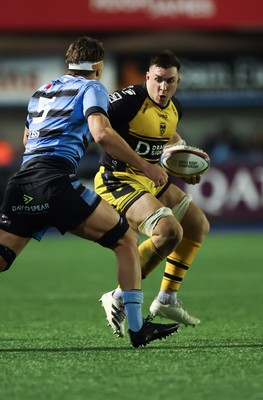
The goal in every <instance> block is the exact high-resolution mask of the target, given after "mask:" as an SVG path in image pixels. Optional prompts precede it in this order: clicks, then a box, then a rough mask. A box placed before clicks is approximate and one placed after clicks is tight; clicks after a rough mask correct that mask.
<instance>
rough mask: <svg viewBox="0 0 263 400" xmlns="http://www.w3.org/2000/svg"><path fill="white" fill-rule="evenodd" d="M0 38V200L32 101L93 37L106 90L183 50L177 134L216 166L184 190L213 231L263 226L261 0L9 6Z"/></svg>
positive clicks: (84, 171)
mask: <svg viewBox="0 0 263 400" xmlns="http://www.w3.org/2000/svg"><path fill="white" fill-rule="evenodd" d="M14 9H15V10H16V12H15V13H14V12H13V11H14ZM0 33H1V36H0V120H1V126H0V140H1V142H0V150H1V151H0V163H1V164H0V199H1V198H2V193H3V189H4V186H5V184H6V181H7V179H8V177H9V176H10V174H11V173H13V172H14V171H15V170H16V169H17V167H18V165H19V163H20V161H21V155H22V151H23V148H22V132H23V126H24V121H25V117H26V106H27V101H28V98H29V97H30V95H31V94H32V92H33V91H34V89H35V88H36V87H37V86H38V85H40V84H42V83H43V82H45V81H48V80H49V79H50V78H53V77H54V76H59V75H61V74H63V73H64V71H65V65H64V54H65V51H66V49H67V47H68V44H69V43H70V42H71V41H72V40H74V39H75V38H76V37H78V36H80V35H93V36H96V37H98V38H100V39H101V40H102V41H103V42H104V44H105V49H106V66H105V73H104V77H103V82H104V83H105V85H106V86H107V88H108V89H109V91H112V90H114V89H117V88H120V87H122V86H125V85H129V84H132V83H135V82H139V81H141V80H143V79H144V76H145V71H146V69H147V61H148V56H149V55H150V54H151V53H153V52H155V51H156V50H159V49H162V48H170V49H172V50H174V51H175V52H176V54H177V55H178V57H179V58H180V59H181V62H182V72H181V75H182V82H181V85H180V89H179V90H178V93H177V95H178V97H179V98H180V100H181V101H182V103H183V105H184V116H183V119H182V121H181V122H180V125H179V129H178V130H179V132H180V133H181V134H182V136H184V137H185V138H186V140H187V142H189V143H190V144H192V145H196V146H201V147H203V148H204V149H205V150H206V151H208V152H209V154H210V155H211V158H212V168H211V170H210V172H209V173H208V174H206V175H205V176H204V177H203V180H202V184H201V185H199V186H198V187H189V186H187V189H186V190H187V191H188V192H189V191H190V192H191V193H192V194H193V195H194V197H195V200H196V201H197V202H198V203H199V204H200V206H201V207H202V208H203V209H204V211H205V212H206V213H207V215H208V217H209V219H210V221H211V223H212V227H220V226H223V227H226V226H233V225H234V226H236V227H238V228H241V227H243V226H244V225H245V226H250V227H251V226H252V227H254V228H258V227H259V228H262V226H263V162H262V161H263V117H262V105H263V54H262V48H263V13H262V3H261V1H260V0H251V1H250V7H249V9H248V8H247V6H246V4H245V3H244V4H242V2H240V3H239V4H238V7H237V6H236V3H235V2H234V1H227V0H196V1H191V0H185V1H182V0H174V1H171V0H152V1H149V0H148V1H146V0H145V1H133V2H128V1H126V0H119V1H109V0H85V1H84V0H75V2H74V7H73V11H72V7H64V2H62V0H56V1H53V2H51V1H46V2H45V3H43V5H42V4H38V5H37V6H36V3H35V2H33V1H32V0H28V1H27V2H18V1H10V2H8V3H5V4H3V5H2V6H1V14H0ZM7 146H9V147H10V148H7ZM89 157H90V158H87V159H86V158H85V159H84V160H83V161H82V163H81V165H80V170H79V175H80V176H81V178H83V179H84V180H87V182H88V183H90V181H91V179H92V177H93V174H94V172H95V170H96V169H97V167H98V157H99V149H98V148H97V146H96V145H93V146H91V147H90V149H89ZM90 163H92V168H91V171H90ZM88 165H89V166H88ZM88 168H89V170H88ZM180 184H181V183H180Z"/></svg>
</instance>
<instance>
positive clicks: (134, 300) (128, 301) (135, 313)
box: [122, 290, 143, 332]
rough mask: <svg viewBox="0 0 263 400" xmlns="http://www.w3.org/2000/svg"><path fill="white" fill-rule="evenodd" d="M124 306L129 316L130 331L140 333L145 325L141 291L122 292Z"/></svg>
mask: <svg viewBox="0 0 263 400" xmlns="http://www.w3.org/2000/svg"><path fill="white" fill-rule="evenodd" d="M122 299H123V304H124V307H125V311H126V314H127V319H128V325H129V329H130V330H131V331H133V332H138V331H139V330H140V329H141V327H142V325H143V317H142V303H143V292H142V291H141V290H125V291H123V292H122Z"/></svg>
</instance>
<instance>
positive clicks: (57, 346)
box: [0, 233, 263, 400]
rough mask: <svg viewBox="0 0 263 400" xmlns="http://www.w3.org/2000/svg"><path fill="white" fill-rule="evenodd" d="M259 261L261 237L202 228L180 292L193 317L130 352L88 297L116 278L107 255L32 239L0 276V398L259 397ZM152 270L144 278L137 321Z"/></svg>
mask: <svg viewBox="0 0 263 400" xmlns="http://www.w3.org/2000/svg"><path fill="white" fill-rule="evenodd" d="M262 259H263V235H262V234H260V233H258V234H247V233H243V234H227V235H222V234H211V235H210V236H209V237H208V238H207V240H206V242H205V244H204V246H203V248H202V250H201V251H200V253H199V255H198V258H197V259H196V260H195V262H194V264H193V265H192V267H191V269H190V270H189V272H188V275H187V276H186V278H185V281H184V283H183V285H182V288H181V291H180V296H179V297H180V299H181V300H183V303H184V307H185V308H186V309H187V310H188V311H189V312H190V313H192V314H193V315H196V316H198V317H199V318H200V319H201V321H202V323H201V324H200V325H199V326H198V327H196V328H192V327H188V328H185V327H184V326H181V328H180V332H179V333H178V334H177V335H174V336H172V337H169V338H168V339H167V340H166V341H156V342H153V343H151V344H150V345H149V346H148V347H146V348H145V349H133V348H132V347H131V346H130V343H129V340H128V337H126V338H124V339H118V338H116V337H115V336H113V334H112V331H111V329H110V328H109V327H107V326H106V321H105V315H104V311H103V309H102V307H101V305H100V303H99V302H98V299H99V298H100V296H101V295H102V294H103V293H104V292H105V291H109V290H110V289H113V288H114V287H115V285H116V269H115V257H114V254H113V253H112V252H111V251H109V250H107V249H103V248H101V247H100V246H98V245H96V244H93V243H90V242H86V241H84V240H82V239H78V238H74V237H72V236H66V237H65V238H64V239H63V238H61V237H58V236H55V235H50V236H48V237H47V238H46V239H45V240H43V242H42V243H41V244H39V243H37V242H34V241H32V242H31V243H30V244H29V245H28V247H27V249H25V250H24V252H23V253H22V254H21V255H20V256H19V257H18V259H17V260H16V262H15V263H14V265H13V266H12V268H11V269H10V270H9V271H8V272H6V273H4V274H1V275H0V318H1V319H0V398H1V399H5V400H84V399H90V400H106V399H107V400H117V399H125V400H145V399H147V398H149V399H151V400H161V399H175V400H190V399H193V400H206V399H207V400H208V399H209V400H232V399H236V400H261V399H263V383H262V382H263V363H262V361H263V360H262V358H263V357H262V354H263V353H262V347H263V340H262V332H263V330H262V327H263V324H262V276H263V272H262ZM163 266H164V264H163V265H162V266H159V268H157V269H156V270H155V271H154V272H153V273H152V274H151V275H150V276H149V277H148V278H147V280H145V281H144V282H143V289H144V294H145V301H144V315H145V316H146V315H147V314H148V308H149V305H150V303H151V301H152V300H153V298H154V297H155V295H156V294H157V292H158V290H159V285H160V281H161V276H162V272H163ZM156 321H158V322H168V320H160V319H157V318H156Z"/></svg>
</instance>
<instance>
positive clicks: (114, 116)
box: [109, 86, 140, 125]
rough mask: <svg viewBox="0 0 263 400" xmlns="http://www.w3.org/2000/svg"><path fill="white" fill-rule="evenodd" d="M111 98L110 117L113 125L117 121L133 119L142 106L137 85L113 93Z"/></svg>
mask: <svg viewBox="0 0 263 400" xmlns="http://www.w3.org/2000/svg"><path fill="white" fill-rule="evenodd" d="M109 100H110V104H109V118H110V121H111V123H112V124H113V125H114V124H115V122H118V123H119V122H121V121H122V122H123V121H131V120H132V119H133V117H134V116H135V115H136V114H137V112H138V110H139V108H140V103H139V102H138V100H139V94H138V90H136V87H135V86H129V87H127V88H125V89H123V90H119V91H116V92H114V93H111V94H110V96H109Z"/></svg>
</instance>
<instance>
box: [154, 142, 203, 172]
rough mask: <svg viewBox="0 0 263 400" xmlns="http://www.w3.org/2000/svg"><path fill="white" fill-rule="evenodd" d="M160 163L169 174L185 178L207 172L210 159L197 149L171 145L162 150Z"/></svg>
mask: <svg viewBox="0 0 263 400" xmlns="http://www.w3.org/2000/svg"><path fill="white" fill-rule="evenodd" d="M160 163H161V165H162V167H163V168H164V169H165V170H166V171H167V172H168V173H169V174H171V175H174V176H178V177H184V178H185V177H188V176H193V175H201V174H204V173H205V172H207V171H208V169H209V167H210V158H209V156H208V154H207V153H205V152H204V151H203V150H201V149H198V148H197V147H193V146H185V145H171V146H167V147H166V148H164V151H163V153H162V155H161V158H160Z"/></svg>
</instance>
